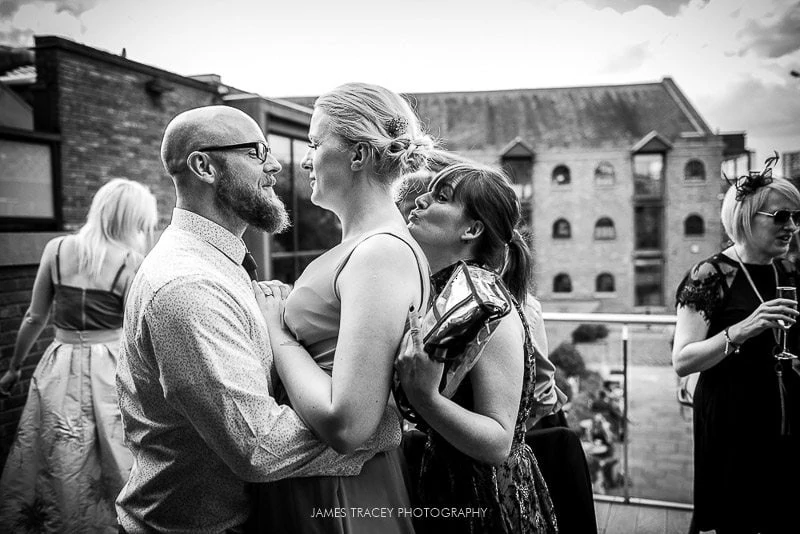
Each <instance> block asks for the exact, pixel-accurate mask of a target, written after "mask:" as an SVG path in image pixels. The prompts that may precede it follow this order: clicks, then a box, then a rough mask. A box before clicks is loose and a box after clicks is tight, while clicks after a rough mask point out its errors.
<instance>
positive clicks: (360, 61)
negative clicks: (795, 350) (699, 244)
mask: <svg viewBox="0 0 800 534" xmlns="http://www.w3.org/2000/svg"><path fill="white" fill-rule="evenodd" d="M34 35H59V36H62V37H66V38H69V39H72V40H74V41H77V42H80V43H83V44H86V45H88V46H91V47H94V48H99V49H102V50H106V51H109V52H113V53H121V52H122V50H123V48H124V49H125V50H126V53H127V57H128V59H132V60H134V61H138V62H141V63H145V64H148V65H153V66H156V67H159V68H162V69H165V70H169V71H172V72H175V73H178V74H182V75H192V74H209V73H213V74H218V75H220V76H222V82H223V83H225V84H227V85H231V86H234V87H237V88H239V89H243V90H246V91H249V92H253V93H258V94H261V95H263V96H267V97H283V96H308V95H317V94H320V93H322V92H325V91H327V90H329V89H332V88H333V87H335V86H337V85H339V84H341V83H345V82H349V81H364V82H371V83H377V84H380V85H384V86H386V87H388V88H390V89H393V90H395V91H398V92H438V91H478V90H495V89H521V88H544V87H573V86H587V85H616V84H628V83H642V82H654V81H659V80H661V79H662V78H663V77H665V76H670V77H672V78H673V80H674V81H675V82H676V83H677V85H678V87H679V88H680V89H681V90H682V91H683V92H684V94H685V95H686V96H687V98H688V99H689V101H690V102H691V103H692V104H693V105H694V106H695V108H696V109H697V110H698V111H699V113H700V114H701V116H703V118H704V119H705V120H706V122H707V123H708V124H709V125H710V126H711V128H712V129H713V130H715V131H720V132H746V133H747V142H748V147H749V148H750V149H751V150H754V151H755V153H756V154H755V156H756V158H755V159H754V162H753V163H754V165H753V166H754V167H758V168H760V166H761V163H762V162H763V160H764V159H765V158H766V157H767V156H768V155H769V154H771V152H772V150H777V151H778V152H786V151H800V77H793V76H791V75H790V72H791V71H793V70H794V71H800V0H403V1H397V0H395V1H392V2H388V1H384V0H300V1H293V0H281V1H274V0H0V44H4V45H11V46H32V45H33V36H34ZM779 165H780V164H779ZM776 170H777V169H776Z"/></svg>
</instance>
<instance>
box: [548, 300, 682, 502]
mask: <svg viewBox="0 0 800 534" xmlns="http://www.w3.org/2000/svg"><path fill="white" fill-rule="evenodd" d="M543 319H544V323H545V327H546V328H547V325H553V324H557V323H599V324H604V325H619V326H621V332H620V340H621V352H622V354H621V356H622V358H621V359H622V369H621V370H614V371H612V374H621V375H622V376H623V380H622V382H623V384H622V388H623V392H622V397H623V405H622V420H623V421H624V422H627V421H628V420H629V418H628V415H629V384H630V381H629V360H630V354H629V350H630V327H631V326H632V325H642V326H650V325H666V326H674V325H675V322H676V316H675V315H651V314H613V313H555V312H544V313H543ZM551 350H552V347H551ZM629 441H630V432H628V431H627V430H626V431H625V432H624V433H622V436H621V445H622V453H623V455H622V470H623V474H624V476H623V487H622V493H623V494H622V496H621V497H619V496H608V495H599V494H595V498H596V499H597V500H600V501H609V502H622V503H625V504H638V505H644V506H657V507H661V508H674V509H680V510H691V509H692V508H693V507H692V505H691V504H686V503H679V502H672V501H666V500H656V499H646V498H637V497H631V495H630V483H631V478H630V476H629V474H630V466H629Z"/></svg>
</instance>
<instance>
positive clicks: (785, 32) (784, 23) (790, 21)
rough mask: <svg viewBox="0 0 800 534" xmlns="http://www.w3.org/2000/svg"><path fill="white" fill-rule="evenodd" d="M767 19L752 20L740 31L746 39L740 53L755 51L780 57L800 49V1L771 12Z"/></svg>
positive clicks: (771, 56)
mask: <svg viewBox="0 0 800 534" xmlns="http://www.w3.org/2000/svg"><path fill="white" fill-rule="evenodd" d="M765 19H766V20H756V19H753V20H750V21H748V23H747V25H746V26H745V27H744V28H743V29H742V30H741V31H740V32H739V34H738V37H739V38H741V39H742V40H743V41H745V44H744V45H743V46H742V48H741V49H740V53H742V54H744V53H746V52H747V51H750V50H752V51H754V52H755V53H756V54H759V55H761V56H764V57H768V58H780V57H783V56H785V55H787V54H791V53H792V52H795V51H796V50H800V2H797V3H795V4H794V5H791V6H787V7H786V9H785V11H783V12H778V13H774V12H773V13H769V14H767V16H766V17H765Z"/></svg>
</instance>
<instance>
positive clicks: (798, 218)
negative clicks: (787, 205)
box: [756, 210, 800, 226]
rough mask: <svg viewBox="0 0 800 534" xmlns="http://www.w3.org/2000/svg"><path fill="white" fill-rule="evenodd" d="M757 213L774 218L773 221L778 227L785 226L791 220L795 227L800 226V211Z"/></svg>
mask: <svg viewBox="0 0 800 534" xmlns="http://www.w3.org/2000/svg"><path fill="white" fill-rule="evenodd" d="M756 213H758V214H759V215H766V216H767V217H772V221H773V222H774V223H775V224H778V225H784V224H786V223H787V222H789V219H791V220H792V222H793V223H794V224H795V226H800V210H775V211H773V212H772V213H767V212H766V211H757V212H756Z"/></svg>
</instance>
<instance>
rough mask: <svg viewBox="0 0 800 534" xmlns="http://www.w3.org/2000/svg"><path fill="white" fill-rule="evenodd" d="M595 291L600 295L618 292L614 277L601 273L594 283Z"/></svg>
mask: <svg viewBox="0 0 800 534" xmlns="http://www.w3.org/2000/svg"><path fill="white" fill-rule="evenodd" d="M594 290H595V291H596V292H598V293H613V292H614V291H616V289H615V287H614V275H612V274H611V273H600V274H598V275H597V278H596V279H595V281H594Z"/></svg>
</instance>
